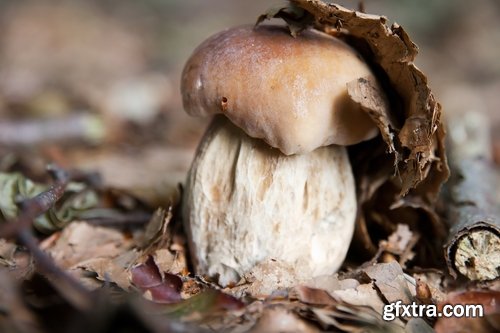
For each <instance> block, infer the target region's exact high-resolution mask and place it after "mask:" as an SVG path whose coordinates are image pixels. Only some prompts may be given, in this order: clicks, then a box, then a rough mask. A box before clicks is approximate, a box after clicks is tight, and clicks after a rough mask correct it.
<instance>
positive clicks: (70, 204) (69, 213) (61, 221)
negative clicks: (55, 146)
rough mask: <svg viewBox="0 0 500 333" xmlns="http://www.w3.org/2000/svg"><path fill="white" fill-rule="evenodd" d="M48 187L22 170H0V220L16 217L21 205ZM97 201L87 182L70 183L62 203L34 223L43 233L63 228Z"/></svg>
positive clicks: (95, 194)
mask: <svg viewBox="0 0 500 333" xmlns="http://www.w3.org/2000/svg"><path fill="white" fill-rule="evenodd" d="M47 188H48V186H46V185H43V184H38V183H34V182H32V181H31V180H30V179H28V178H26V177H24V176H23V175H21V174H20V173H0V191H1V193H0V222H4V221H6V220H8V219H12V218H14V217H16V216H17V215H18V213H19V207H18V205H19V204H21V203H22V201H23V200H26V199H31V198H33V197H34V196H36V195H37V194H39V193H42V192H43V191H45V190H46V189H47ZM97 204H98V196H97V193H96V192H95V191H93V190H91V189H89V188H87V187H86V186H85V185H84V184H81V183H76V182H73V183H70V184H68V186H67V188H66V192H65V194H64V196H63V198H62V199H61V200H60V201H59V204H58V205H57V206H55V207H53V208H51V209H49V210H48V211H47V212H46V213H45V214H42V215H40V216H38V217H37V218H36V219H35V221H34V223H33V226H34V227H35V228H36V229H37V230H39V231H41V232H44V233H51V232H54V231H56V230H60V229H62V228H63V227H64V226H66V225H67V224H68V223H70V222H71V221H73V220H75V219H78V218H79V217H80V216H81V215H83V214H84V213H85V212H86V211H87V210H89V209H91V208H94V207H96V206H97Z"/></svg>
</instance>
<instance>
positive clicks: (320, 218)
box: [183, 117, 356, 286]
mask: <svg viewBox="0 0 500 333" xmlns="http://www.w3.org/2000/svg"><path fill="white" fill-rule="evenodd" d="M355 215H356V196H355V186H354V179H353V175H352V171H351V166H350V163H349V158H348V156H347V152H346V149H345V148H344V147H340V146H329V147H323V148H319V149H316V150H315V151H313V152H311V153H308V154H304V155H293V156H285V155H284V154H282V153H281V152H280V151H279V150H277V149H274V148H271V147H269V146H268V145H267V144H266V143H264V142H263V141H261V140H258V139H253V138H250V137H249V136H247V135H246V134H245V133H244V132H243V131H241V130H240V129H239V128H237V127H235V126H234V125H233V124H231V123H230V122H229V121H228V120H226V119H225V118H223V117H220V118H219V117H218V118H216V119H215V120H214V121H213V123H212V125H211V126H210V128H209V129H208V131H207V133H206V134H205V137H204V138H203V141H202V143H201V145H200V147H199V148H198V151H197V155H196V157H195V160H194V162H193V164H192V167H191V170H190V171H189V175H188V178H187V183H186V188H185V191H184V198H183V216H184V223H185V226H186V231H187V234H188V238H189V243H190V244H189V245H190V249H191V254H192V257H193V261H194V265H195V269H196V273H198V274H207V275H209V276H212V277H217V276H218V278H219V280H218V281H219V283H220V284H221V285H223V286H225V285H227V284H231V283H236V282H238V281H239V279H240V278H241V277H242V276H244V275H245V274H248V273H251V272H252V269H254V268H255V267H257V265H259V264H261V263H264V262H266V263H269V262H271V263H272V262H276V269H277V270H281V269H286V270H288V271H290V270H291V271H292V279H291V281H289V282H287V283H286V284H294V283H298V282H300V281H303V280H305V279H308V278H312V277H314V276H319V275H324V274H331V273H333V272H335V271H336V270H337V269H338V268H339V267H340V265H341V264H342V262H343V260H344V258H345V255H346V252H347V249H348V247H349V243H350V241H351V238H352V233H353V229H354V221H355ZM288 273H289V272H288ZM288 273H287V275H289V274H288Z"/></svg>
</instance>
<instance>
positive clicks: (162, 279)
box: [131, 258, 182, 303]
mask: <svg viewBox="0 0 500 333" xmlns="http://www.w3.org/2000/svg"><path fill="white" fill-rule="evenodd" d="M131 274H132V283H133V284H134V285H135V286H136V287H137V288H138V289H139V290H141V291H142V292H143V294H144V296H145V297H146V298H148V299H150V300H152V301H154V302H156V303H176V302H179V301H180V300H181V299H182V298H181V293H180V292H181V289H182V280H181V279H180V278H179V277H178V276H177V275H173V274H169V273H165V272H162V271H160V270H159V268H158V266H156V264H155V263H154V261H153V260H152V258H150V259H149V260H148V261H146V262H145V263H144V264H140V265H138V266H135V267H133V268H132V269H131Z"/></svg>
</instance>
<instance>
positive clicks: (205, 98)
mask: <svg viewBox="0 0 500 333" xmlns="http://www.w3.org/2000/svg"><path fill="white" fill-rule="evenodd" d="M362 77H365V78H374V75H373V74H372V72H371V70H370V68H369V67H368V65H367V64H366V63H365V62H364V61H363V59H362V58H361V56H360V55H359V54H358V53H357V52H356V51H355V50H354V49H353V48H352V47H350V46H349V45H347V44H346V43H344V42H343V41H341V40H340V39H337V38H334V37H332V36H329V35H327V34H325V33H322V32H319V31H315V30H305V31H303V32H302V33H301V34H300V35H299V36H298V37H296V38H294V37H292V36H291V35H290V33H289V32H288V30H287V28H286V27H282V26H271V25H261V26H258V27H256V28H254V27H253V26H240V27H235V28H230V29H228V30H225V31H222V32H220V33H218V34H216V35H214V36H212V37H210V38H209V39H207V40H206V41H205V42H203V43H202V44H201V45H200V46H199V47H198V48H197V49H196V50H195V51H194V53H193V54H192V56H191V57H190V58H189V60H188V61H187V63H186V65H185V67H184V70H183V73H182V79H181V80H182V82H181V91H182V97H183V104H184V108H185V110H186V111H187V113H189V114H190V115H194V116H207V115H211V114H216V113H223V114H224V115H226V117H227V118H229V119H230V120H231V121H232V122H233V123H234V124H235V125H237V126H238V127H240V128H241V129H243V131H245V132H246V133H247V134H248V135H249V136H251V137H254V138H262V139H263V140H264V141H265V142H267V143H268V144H269V145H270V146H272V147H275V148H278V149H280V150H281V151H282V152H283V153H284V154H287V155H291V154H301V153H308V152H310V151H313V150H314V149H316V148H318V147H321V146H326V145H330V144H337V145H351V144H356V143H359V142H361V141H364V140H368V139H370V138H373V137H374V136H376V135H377V133H378V129H377V128H376V126H375V124H374V123H373V122H372V120H371V119H370V118H369V116H368V115H367V114H366V113H365V112H364V111H362V110H361V109H360V107H359V106H358V105H356V104H355V103H354V102H352V101H351V99H350V98H349V96H348V94H347V86H346V85H347V83H348V82H351V81H353V80H357V79H359V78H362Z"/></svg>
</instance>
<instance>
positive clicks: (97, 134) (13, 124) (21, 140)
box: [0, 113, 104, 146]
mask: <svg viewBox="0 0 500 333" xmlns="http://www.w3.org/2000/svg"><path fill="white" fill-rule="evenodd" d="M103 138H104V125H103V122H102V119H100V118H99V117H96V116H94V115H91V114H82V113H80V114H73V115H70V116H68V117H63V118H61V117H60V118H52V119H48V120H44V121H41V120H36V121H34V120H27V121H2V122H0V144H2V145H5V146H19V145H25V146H26V145H27V146H30V145H36V144H40V143H43V142H63V141H68V140H83V141H85V142H90V143H94V142H100V141H102V139H103Z"/></svg>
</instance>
